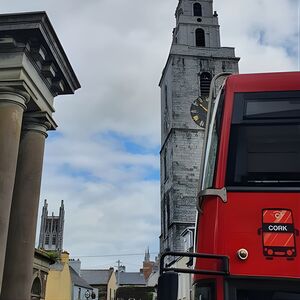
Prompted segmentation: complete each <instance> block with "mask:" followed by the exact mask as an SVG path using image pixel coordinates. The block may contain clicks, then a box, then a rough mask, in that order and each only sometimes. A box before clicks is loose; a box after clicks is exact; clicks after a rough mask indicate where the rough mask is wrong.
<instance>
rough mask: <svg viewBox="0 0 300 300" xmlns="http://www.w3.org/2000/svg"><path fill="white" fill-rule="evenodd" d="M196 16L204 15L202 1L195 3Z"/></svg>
mask: <svg viewBox="0 0 300 300" xmlns="http://www.w3.org/2000/svg"><path fill="white" fill-rule="evenodd" d="M194 16H195V17H202V6H201V4H200V3H194Z"/></svg>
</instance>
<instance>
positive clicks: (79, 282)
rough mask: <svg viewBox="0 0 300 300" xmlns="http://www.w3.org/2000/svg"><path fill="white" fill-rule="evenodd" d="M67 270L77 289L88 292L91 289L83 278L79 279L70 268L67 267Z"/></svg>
mask: <svg viewBox="0 0 300 300" xmlns="http://www.w3.org/2000/svg"><path fill="white" fill-rule="evenodd" d="M69 269H70V274H71V279H72V282H73V284H74V285H76V286H79V287H84V288H87V289H90V290H92V289H93V287H91V286H90V285H89V284H88V283H87V282H86V281H85V280H84V279H83V278H81V277H80V276H79V275H78V274H77V272H76V271H75V270H74V269H73V268H72V267H69Z"/></svg>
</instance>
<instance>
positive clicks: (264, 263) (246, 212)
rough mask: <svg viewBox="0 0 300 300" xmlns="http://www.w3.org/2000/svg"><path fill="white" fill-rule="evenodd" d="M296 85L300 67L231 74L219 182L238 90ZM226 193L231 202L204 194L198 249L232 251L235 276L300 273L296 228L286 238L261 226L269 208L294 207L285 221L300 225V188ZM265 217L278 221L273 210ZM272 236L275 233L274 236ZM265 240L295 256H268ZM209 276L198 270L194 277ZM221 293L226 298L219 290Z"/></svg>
mask: <svg viewBox="0 0 300 300" xmlns="http://www.w3.org/2000/svg"><path fill="white" fill-rule="evenodd" d="M292 90H300V72H290V73H270V74H249V75H232V76H229V77H228V78H227V81H226V85H225V106H224V115H223V121H222V134H221V140H220V144H219V152H218V160H217V173H216V179H215V188H223V187H224V184H225V172H226V163H227V155H228V141H229V134H230V124H231V113H232V108H233V98H234V93H236V92H265V91H292ZM227 197H228V202H227V203H223V202H222V201H221V200H220V199H219V198H218V197H207V198H206V199H205V200H204V202H203V207H202V208H203V214H199V216H198V224H197V239H196V240H197V246H196V252H198V253H211V254H220V255H227V256H229V258H230V275H233V276H255V277H270V278H273V277H277V278H278V277H284V278H298V279H300V248H299V244H300V238H299V236H297V235H296V234H292V237H291V234H290V233H288V236H289V237H288V238H287V235H285V236H283V235H280V236H279V235H277V236H276V235H274V233H271V235H270V233H262V231H261V228H262V222H263V210H264V209H269V210H272V209H280V210H285V209H286V210H290V211H292V214H293V218H294V220H292V217H291V216H290V215H289V214H286V215H285V216H284V217H283V219H282V220H281V221H280V223H294V227H295V229H300V193H297V192H290V193H288V192H286V193H284V192H281V193H278V192H233V191H232V192H229V191H228V192H227ZM264 222H265V223H268V222H269V223H273V222H276V220H274V218H273V219H272V215H271V214H270V211H269V215H268V212H267V216H265V219H264ZM266 234H267V236H266ZM268 234H269V235H268ZM272 235H273V236H272ZM270 237H272V239H273V238H274V237H275V239H274V240H273V241H271V240H270ZM284 241H285V242H284ZM263 242H265V243H271V244H272V243H273V244H276V243H279V245H282V244H283V243H287V246H290V247H296V252H297V255H296V257H294V258H293V259H292V260H288V259H287V258H286V257H278V256H277V257H271V259H267V258H266V256H265V255H264V253H263ZM277 246H278V245H277ZM241 248H245V249H247V250H248V252H249V257H248V259H247V260H245V261H242V260H240V259H238V257H237V251H238V250H239V249H241ZM196 268H201V265H200V261H196ZM204 277H205V276H195V280H199V279H203V278H204ZM217 278H220V276H217ZM218 282H219V281H218ZM219 284H220V283H218V285H219ZM218 299H223V298H222V297H221V296H220V297H219V295H218Z"/></svg>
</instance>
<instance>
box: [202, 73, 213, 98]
mask: <svg viewBox="0 0 300 300" xmlns="http://www.w3.org/2000/svg"><path fill="white" fill-rule="evenodd" d="M211 79H212V78H211V74H210V73H208V72H203V73H201V75H200V90H201V96H204V97H207V96H209V90H210V83H211Z"/></svg>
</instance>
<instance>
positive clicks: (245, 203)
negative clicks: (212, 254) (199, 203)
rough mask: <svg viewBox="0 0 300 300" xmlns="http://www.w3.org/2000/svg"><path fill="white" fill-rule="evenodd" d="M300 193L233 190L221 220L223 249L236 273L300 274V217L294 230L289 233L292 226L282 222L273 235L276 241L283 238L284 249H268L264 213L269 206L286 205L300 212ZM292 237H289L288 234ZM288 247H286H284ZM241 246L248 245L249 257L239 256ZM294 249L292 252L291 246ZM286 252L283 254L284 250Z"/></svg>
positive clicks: (260, 274) (231, 270)
mask: <svg viewBox="0 0 300 300" xmlns="http://www.w3.org/2000/svg"><path fill="white" fill-rule="evenodd" d="M299 201H300V195H299V194H296V193H281V194H278V193H230V192H228V202H227V203H226V204H224V205H223V206H222V208H221V209H220V211H219V214H221V215H222V221H221V222H220V223H219V233H220V235H219V238H220V239H221V242H220V244H219V249H218V251H219V253H224V254H228V255H229V256H230V273H231V274H232V275H249V276H251V275H254V274H255V275H256V276H272V277H294V278H300V258H299V254H298V253H299V243H300V241H299V236H298V235H297V232H298V229H299V228H300V224H299V220H298V219H297V218H296V219H294V220H293V227H294V228H295V229H294V232H290V233H285V232H280V231H278V228H279V229H281V227H282V230H283V231H285V230H288V226H284V225H280V227H279V226H277V227H274V226H273V227H271V229H273V228H275V230H276V232H272V233H271V234H272V235H273V236H271V237H269V238H270V241H269V243H271V241H273V242H276V240H277V242H280V243H281V244H280V245H278V244H277V246H280V247H281V249H282V251H279V252H278V253H279V254H278V255H276V253H274V254H273V253H268V252H266V251H265V250H266V249H265V246H266V245H265V241H266V239H265V238H264V234H265V233H264V232H263V225H264V223H263V213H264V211H265V210H266V209H270V208H274V209H275V208H282V209H286V210H290V211H291V212H292V213H293V215H295V216H299V215H300V205H299ZM287 234H288V235H289V236H290V238H288V239H286V235H287ZM285 247H286V251H284V249H285ZM239 249H246V250H247V251H248V253H249V256H248V259H246V260H241V259H239V258H238V256H237V252H238V250H239ZM292 249H294V250H295V251H294V252H291V253H289V252H288V251H289V250H292ZM280 253H282V254H280Z"/></svg>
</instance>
